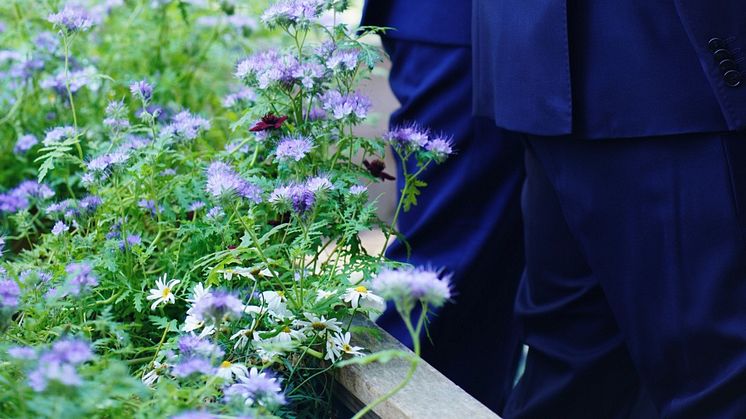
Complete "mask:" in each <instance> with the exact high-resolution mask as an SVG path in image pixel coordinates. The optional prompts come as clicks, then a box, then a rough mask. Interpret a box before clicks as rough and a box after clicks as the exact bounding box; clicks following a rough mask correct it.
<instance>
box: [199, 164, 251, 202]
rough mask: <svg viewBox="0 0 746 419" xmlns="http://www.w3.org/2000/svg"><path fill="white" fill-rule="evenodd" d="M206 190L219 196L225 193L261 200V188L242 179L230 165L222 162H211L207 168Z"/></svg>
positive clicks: (225, 194)
mask: <svg viewBox="0 0 746 419" xmlns="http://www.w3.org/2000/svg"><path fill="white" fill-rule="evenodd" d="M206 189H207V192H208V193H209V194H210V195H212V196H214V197H216V198H220V197H223V196H227V195H238V196H240V197H243V198H246V199H248V200H251V201H253V202H254V203H257V204H258V203H260V202H262V189H261V188H260V187H258V186H256V185H254V184H253V183H251V182H249V181H247V180H245V179H243V178H242V177H241V176H239V175H238V173H236V171H235V170H233V168H232V167H230V166H229V165H227V164H225V163H223V162H219V161H216V162H213V163H212V164H210V166H209V167H208V168H207V185H206Z"/></svg>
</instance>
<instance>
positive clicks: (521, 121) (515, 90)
mask: <svg viewBox="0 0 746 419" xmlns="http://www.w3.org/2000/svg"><path fill="white" fill-rule="evenodd" d="M473 16H474V28H473V29H474V32H473V38H472V41H473V48H474V51H475V53H474V71H475V78H474V83H475V92H476V93H475V112H476V114H477V115H482V116H488V117H491V118H494V120H495V122H496V124H497V125H498V126H501V127H504V128H507V129H510V130H514V131H520V132H525V133H530V134H537V135H563V134H570V133H573V134H576V135H579V136H581V137H585V138H615V137H641V136H651V135H667V134H677V133H686V132H711V131H724V130H739V129H744V128H746V73H744V74H742V71H746V62H744V52H746V1H744V0H667V1H661V0H656V1H650V0H619V1H616V0H474V6H473Z"/></svg>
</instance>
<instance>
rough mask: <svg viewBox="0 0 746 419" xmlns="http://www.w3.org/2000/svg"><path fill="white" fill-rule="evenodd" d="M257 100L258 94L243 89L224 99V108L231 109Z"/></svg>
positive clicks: (246, 88)
mask: <svg viewBox="0 0 746 419" xmlns="http://www.w3.org/2000/svg"><path fill="white" fill-rule="evenodd" d="M254 100H256V93H254V91H253V90H251V89H249V88H248V87H244V88H241V89H240V90H238V91H236V92H233V93H230V94H228V95H226V96H225V97H224V98H223V107H225V108H231V107H233V106H236V105H238V104H242V103H246V102H251V101H254Z"/></svg>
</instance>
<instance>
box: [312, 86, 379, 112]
mask: <svg viewBox="0 0 746 419" xmlns="http://www.w3.org/2000/svg"><path fill="white" fill-rule="evenodd" d="M319 99H320V100H321V103H322V106H323V108H324V110H325V111H326V112H327V113H329V114H331V115H332V116H333V117H334V119H344V118H348V117H353V116H354V117H357V118H359V119H365V117H366V116H368V111H369V110H370V108H371V106H372V105H373V104H372V102H371V101H370V99H368V97H367V96H365V95H362V94H360V93H358V92H354V93H351V94H349V95H346V96H345V95H342V94H341V93H339V92H338V91H336V90H329V91H328V92H326V93H324V94H323V95H322V96H321V97H320V98H319Z"/></svg>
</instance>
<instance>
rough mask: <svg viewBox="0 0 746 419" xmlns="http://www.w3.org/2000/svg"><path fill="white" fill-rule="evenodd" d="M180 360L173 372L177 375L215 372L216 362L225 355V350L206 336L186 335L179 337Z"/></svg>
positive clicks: (184, 375) (185, 375)
mask: <svg viewBox="0 0 746 419" xmlns="http://www.w3.org/2000/svg"><path fill="white" fill-rule="evenodd" d="M177 346H178V348H179V357H178V362H176V364H175V365H174V366H173V368H172V370H171V373H172V374H173V375H174V376H176V377H182V378H183V377H188V376H190V375H192V374H196V373H201V374H214V373H215V367H214V362H213V361H215V360H217V361H218V362H219V361H220V359H221V358H222V357H223V355H225V352H224V351H223V350H222V349H221V348H220V347H219V346H218V345H216V344H214V343H212V342H210V341H209V340H207V339H206V338H205V339H203V338H199V337H197V336H195V335H184V336H182V337H181V338H179V342H178V344H177Z"/></svg>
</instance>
